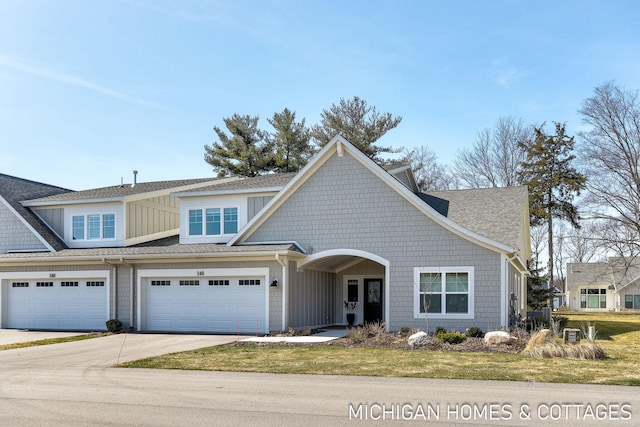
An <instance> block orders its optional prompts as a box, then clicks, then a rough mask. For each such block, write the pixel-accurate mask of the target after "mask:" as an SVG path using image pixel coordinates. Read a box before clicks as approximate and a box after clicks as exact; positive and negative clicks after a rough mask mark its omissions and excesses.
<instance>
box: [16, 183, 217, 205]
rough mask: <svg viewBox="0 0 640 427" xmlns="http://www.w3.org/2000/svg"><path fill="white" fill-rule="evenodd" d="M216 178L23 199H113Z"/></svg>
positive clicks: (44, 200)
mask: <svg viewBox="0 0 640 427" xmlns="http://www.w3.org/2000/svg"><path fill="white" fill-rule="evenodd" d="M216 179H221V178H196V179H181V180H173V181H154V182H140V183H137V184H136V185H134V186H132V185H131V184H121V185H113V186H111V187H102V188H93V189H89V190H82V191H72V192H68V193H63V194H55V195H50V196H47V197H40V198H37V199H34V198H29V199H23V201H27V202H29V203H41V202H52V203H53V202H70V201H76V200H78V201H81V200H93V199H113V198H123V197H127V196H132V195H136V194H144V193H151V192H154V191H161V190H171V189H173V188H175V189H179V188H180V187H185V186H189V185H194V184H200V183H205V182H209V181H211V182H213V181H215V180H216Z"/></svg>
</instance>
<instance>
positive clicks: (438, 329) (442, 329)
mask: <svg viewBox="0 0 640 427" xmlns="http://www.w3.org/2000/svg"><path fill="white" fill-rule="evenodd" d="M446 333H447V328H445V327H443V326H436V328H435V329H434V330H433V334H434V335H435V336H438V335H440V334H446Z"/></svg>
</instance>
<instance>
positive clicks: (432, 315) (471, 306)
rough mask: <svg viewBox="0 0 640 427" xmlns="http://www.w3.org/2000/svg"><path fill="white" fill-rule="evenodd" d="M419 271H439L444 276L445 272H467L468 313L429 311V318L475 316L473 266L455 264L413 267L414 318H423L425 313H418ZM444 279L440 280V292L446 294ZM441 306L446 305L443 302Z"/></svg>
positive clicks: (471, 317)
mask: <svg viewBox="0 0 640 427" xmlns="http://www.w3.org/2000/svg"><path fill="white" fill-rule="evenodd" d="M421 273H440V274H441V275H442V277H443V278H444V277H445V275H446V273H467V274H468V275H469V291H468V296H469V298H468V302H469V312H468V313H451V314H447V313H429V319H473V318H474V316H475V314H474V313H475V311H474V310H475V303H474V295H475V292H474V289H475V277H474V267H465V266H462V267H460V266H456V267H414V269H413V317H414V318H416V319H425V318H426V317H427V313H420V274H421ZM444 286H445V284H444V281H443V282H442V294H443V295H446V292H445V288H444ZM442 306H443V307H445V306H446V305H445V304H443V305H442Z"/></svg>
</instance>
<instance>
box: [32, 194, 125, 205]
mask: <svg viewBox="0 0 640 427" xmlns="http://www.w3.org/2000/svg"><path fill="white" fill-rule="evenodd" d="M123 200H124V196H118V197H105V198H97V199H78V200H55V201H54V200H52V201H50V202H30V201H26V202H20V204H21V205H22V206H24V207H38V206H62V205H83V204H93V203H111V202H122V201H123Z"/></svg>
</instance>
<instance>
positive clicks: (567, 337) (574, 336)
mask: <svg viewBox="0 0 640 427" xmlns="http://www.w3.org/2000/svg"><path fill="white" fill-rule="evenodd" d="M581 337H582V333H581V332H580V329H570V328H565V329H564V330H563V331H562V338H563V339H564V343H565V344H574V343H579V342H580V338H581Z"/></svg>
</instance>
